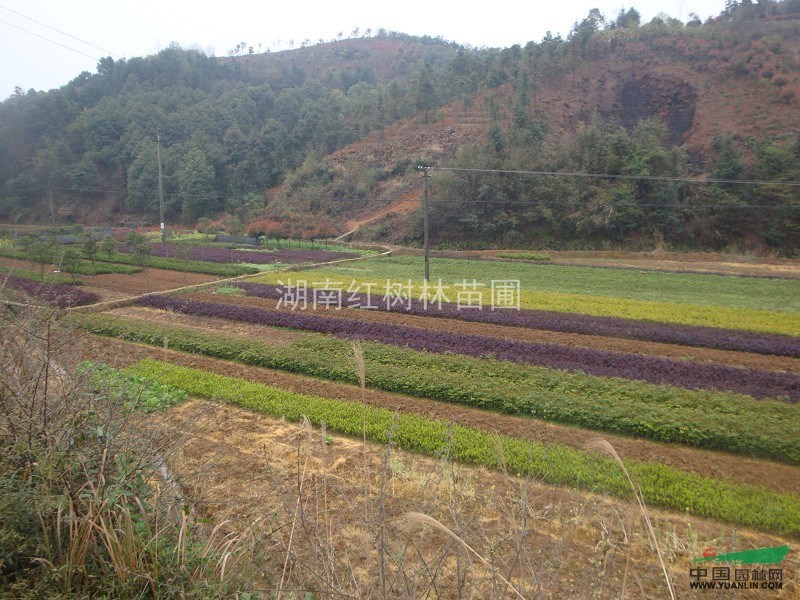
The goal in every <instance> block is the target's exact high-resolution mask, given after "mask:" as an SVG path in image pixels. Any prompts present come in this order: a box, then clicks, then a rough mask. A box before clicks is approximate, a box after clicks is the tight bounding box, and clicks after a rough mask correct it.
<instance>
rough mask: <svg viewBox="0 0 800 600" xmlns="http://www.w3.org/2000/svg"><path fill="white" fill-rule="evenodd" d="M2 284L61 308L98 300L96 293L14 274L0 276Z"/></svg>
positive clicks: (0, 283)
mask: <svg viewBox="0 0 800 600" xmlns="http://www.w3.org/2000/svg"><path fill="white" fill-rule="evenodd" d="M3 286H5V287H8V288H11V289H14V290H17V291H20V292H24V293H25V294H28V295H29V296H33V297H34V298H39V299H40V300H44V301H45V302H47V303H48V304H53V305H55V306H58V307H61V308H67V307H70V306H83V305H85V304H93V303H95V302H97V301H98V300H100V296H99V295H98V294H95V293H94V292H87V291H85V290H81V289H79V288H76V287H73V286H71V285H64V284H59V283H42V282H40V281H34V280H32V279H25V278H23V277H16V276H14V275H3V276H0V288H2V287H3Z"/></svg>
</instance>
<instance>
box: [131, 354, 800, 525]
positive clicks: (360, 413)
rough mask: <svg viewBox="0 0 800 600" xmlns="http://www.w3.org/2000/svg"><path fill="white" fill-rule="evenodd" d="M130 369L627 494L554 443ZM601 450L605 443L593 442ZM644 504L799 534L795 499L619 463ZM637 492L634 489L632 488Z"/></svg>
mask: <svg viewBox="0 0 800 600" xmlns="http://www.w3.org/2000/svg"><path fill="white" fill-rule="evenodd" d="M130 370H131V372H132V373H134V374H136V375H139V376H143V377H145V378H147V379H148V380H152V381H157V382H160V383H164V384H167V385H169V386H173V387H176V388H179V389H181V390H184V391H185V392H186V393H187V394H189V395H190V396H197V397H202V398H213V399H216V400H218V401H222V402H226V403H230V404H234V405H237V406H240V407H243V408H246V409H249V410H255V411H258V412H262V413H265V414H269V415H272V416H275V417H278V418H285V419H287V420H290V421H300V420H302V419H303V418H307V419H309V421H310V422H311V423H312V424H315V425H323V424H324V426H325V428H326V429H327V430H328V431H332V432H337V433H341V434H344V435H348V436H353V437H361V438H364V439H367V440H370V441H373V442H377V443H381V444H387V443H391V444H393V445H396V446H397V447H399V448H402V449H404V450H409V451H413V452H418V453H422V454H427V455H432V456H440V455H442V452H446V453H447V454H449V456H451V457H452V458H454V459H457V460H460V461H464V462H467V463H472V464H476V465H481V466H485V467H487V468H492V469H502V470H505V471H507V472H509V473H511V474H516V475H518V476H527V477H533V478H536V479H539V480H541V481H544V482H548V483H554V484H559V485H567V486H572V487H577V488H580V489H585V490H590V491H593V492H602V493H607V494H610V495H613V496H616V497H620V498H628V497H629V496H630V494H631V487H630V481H629V480H628V479H627V476H626V473H624V472H623V471H621V470H620V462H617V460H615V459H614V458H607V457H605V456H602V455H600V454H596V453H590V452H584V451H580V450H575V449H572V448H569V447H567V446H562V445H557V444H547V445H545V444H542V443H540V442H536V441H530V440H523V439H519V438H513V437H509V436H504V435H498V434H492V433H486V432H483V431H479V430H476V429H471V428H467V427H462V426H459V425H454V424H451V423H447V422H444V421H439V420H433V419H429V418H426V417H423V416H420V415H414V414H405V413H400V414H398V413H395V412H393V411H390V410H387V409H382V408H375V407H370V406H366V405H364V404H359V403H354V402H347V401H343V400H334V399H330V398H323V397H318V396H309V395H305V394H299V393H295V392H288V391H285V390H280V389H277V388H273V387H270V386H266V385H263V384H258V383H252V382H248V381H244V380H242V379H236V378H231V377H225V376H222V375H217V374H214V373H209V372H206V371H202V370H199V369H194V368H188V367H180V366H175V365H168V364H166V363H163V362H159V361H154V360H144V361H142V362H140V363H138V364H137V365H135V366H134V367H131V369H130ZM600 446H601V447H603V448H606V449H607V448H608V446H607V444H601V445H600ZM622 464H623V465H624V467H625V468H626V470H627V472H628V473H629V474H630V475H631V476H632V477H633V479H634V480H635V481H636V482H637V485H636V486H635V488H637V487H638V489H639V490H640V493H641V498H642V499H643V500H644V501H646V502H647V503H648V504H651V505H657V506H662V507H664V508H668V509H673V510H677V511H680V512H686V513H689V514H693V515H696V516H701V517H711V518H718V519H721V520H723V521H727V522H730V523H735V524H741V525H745V526H748V527H754V528H757V529H762V530H766V531H773V532H777V533H780V534H784V535H791V536H800V498H797V497H795V496H793V495H791V494H779V493H775V492H770V491H767V490H765V489H763V488H760V487H758V488H757V487H753V486H747V485H740V484H736V483H732V482H728V481H720V480H715V479H711V478H709V477H703V476H700V475H697V474H694V473H687V472H684V471H680V470H678V469H675V468H672V467H669V466H666V465H663V464H660V463H655V462H639V461H624V462H622ZM637 497H638V493H637Z"/></svg>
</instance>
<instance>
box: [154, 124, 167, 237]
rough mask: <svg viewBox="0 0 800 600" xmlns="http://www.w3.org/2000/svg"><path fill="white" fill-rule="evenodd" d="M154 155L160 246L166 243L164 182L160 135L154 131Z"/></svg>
mask: <svg viewBox="0 0 800 600" xmlns="http://www.w3.org/2000/svg"><path fill="white" fill-rule="evenodd" d="M156 154H157V155H158V210H159V217H160V223H161V245H162V246H163V245H164V244H165V243H166V242H167V229H166V226H165V225H164V182H163V178H162V176H161V133H160V132H159V131H158V129H156Z"/></svg>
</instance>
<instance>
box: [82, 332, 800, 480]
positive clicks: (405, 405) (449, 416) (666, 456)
mask: <svg viewBox="0 0 800 600" xmlns="http://www.w3.org/2000/svg"><path fill="white" fill-rule="evenodd" d="M80 354H81V355H82V356H83V357H84V358H86V359H93V360H103V361H105V362H108V363H110V364H112V365H115V366H120V367H121V366H126V365H129V364H132V363H134V362H136V361H138V360H141V359H142V358H145V357H150V358H154V359H157V360H166V361H168V362H171V363H173V364H177V365H182V366H188V367H194V368H198V369H203V370H206V371H209V372H213V373H219V374H222V375H227V376H230V377H240V378H242V379H246V380H248V381H255V382H259V383H264V384H267V385H271V386H275V387H278V388H281V389H286V390H291V391H295V392H299V393H303V394H311V395H318V396H324V397H328V398H336V399H339V400H345V401H349V402H357V401H359V399H360V390H359V388H357V387H356V386H351V385H347V384H342V383H335V382H331V381H326V380H321V379H314V378H311V377H305V376H299V375H293V374H290V373H284V372H281V371H274V370H270V369H261V368H257V367H249V366H246V365H240V364H236V363H231V362H226V361H222V360H216V359H212V358H208V357H204V356H198V355H191V354H184V353H181V352H174V351H171V350H163V349H161V348H153V347H150V346H144V345H140V344H134V343H131V342H125V341H121V340H116V339H111V338H102V337H99V336H91V335H86V336H84V337H83V338H82V339H81V347H80ZM365 399H366V402H367V403H368V404H369V405H371V406H376V407H382V408H388V409H390V410H398V411H400V412H404V413H414V414H421V415H425V416H427V417H430V418H435V419H442V420H445V421H449V422H454V423H457V424H459V425H464V426H467V427H474V428H476V429H480V430H482V431H490V432H501V433H504V434H507V435H511V436H515V437H520V438H523V439H529V438H532V439H535V440H539V441H543V442H550V443H561V444H566V445H568V446H572V447H574V448H578V449H584V448H585V447H586V445H587V444H588V443H589V441H591V440H593V439H595V438H597V437H603V438H604V439H607V440H608V441H609V442H611V444H613V445H614V447H615V448H616V449H617V451H618V452H619V454H620V455H621V456H622V457H624V458H631V459H637V460H645V461H657V462H661V463H664V464H667V465H670V466H673V467H676V468H678V469H683V470H686V471H692V472H695V473H698V474H700V475H704V476H708V477H715V478H720V479H727V480H730V481H735V482H737V483H746V484H749V485H759V486H763V487H766V488H767V489H770V490H774V491H779V492H790V493H794V494H800V467H795V466H790V465H782V464H779V463H773V462H769V461H764V460H758V459H752V458H746V457H741V456H735V455H730V454H726V453H723V452H712V451H706V450H698V449H694V448H687V447H682V446H677V445H671V444H660V443H655V442H649V441H644V440H637V439H632V438H626V437H622V436H615V435H611V434H605V433H602V434H601V433H598V432H593V431H588V430H582V429H577V428H572V427H566V426H563V425H554V424H552V423H546V422H543V421H538V420H534V419H529V418H521V417H513V416H508V415H501V414H498V413H492V412H488V411H482V410H478V409H474V408H469V407H464V406H459V405H454V404H448V403H445V402H439V401H435V400H427V399H421V398H414V397H411V396H403V395H400V394H393V393H387V392H380V391H376V390H367V393H366V398H365Z"/></svg>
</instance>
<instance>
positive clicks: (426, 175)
mask: <svg viewBox="0 0 800 600" xmlns="http://www.w3.org/2000/svg"><path fill="white" fill-rule="evenodd" d="M417 169H419V170H420V171H422V182H423V193H422V228H423V232H422V246H423V248H424V250H425V281H426V282H427V281H430V279H431V268H430V240H429V238H428V179H430V176H431V172H430V171H431V168H430V167H422V166H420V167H417Z"/></svg>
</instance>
